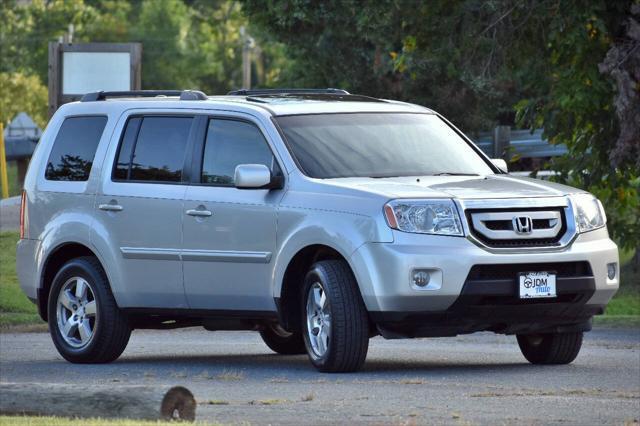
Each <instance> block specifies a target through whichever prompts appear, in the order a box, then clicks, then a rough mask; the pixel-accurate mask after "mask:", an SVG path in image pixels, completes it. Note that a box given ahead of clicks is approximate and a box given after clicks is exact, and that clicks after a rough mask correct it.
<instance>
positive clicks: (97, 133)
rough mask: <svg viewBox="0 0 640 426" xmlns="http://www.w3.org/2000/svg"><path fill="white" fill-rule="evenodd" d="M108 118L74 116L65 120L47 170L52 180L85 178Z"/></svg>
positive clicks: (79, 179) (49, 178)
mask: <svg viewBox="0 0 640 426" xmlns="http://www.w3.org/2000/svg"><path fill="white" fill-rule="evenodd" d="M106 124H107V117H71V118H67V119H65V120H64V122H63V123H62V126H61V127H60V131H59V132H58V135H57V136H56V140H55V141H54V142H53V148H52V149H51V154H50V155H49V161H48V162H47V167H46V170H45V178H46V179H48V180H66V181H85V180H87V179H89V172H90V171H91V165H92V164H93V157H94V156H95V155H96V149H98V142H100V137H101V136H102V131H103V130H104V126H106Z"/></svg>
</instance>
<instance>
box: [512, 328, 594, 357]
mask: <svg viewBox="0 0 640 426" xmlns="http://www.w3.org/2000/svg"><path fill="white" fill-rule="evenodd" d="M517 337H518V345H519V346H520V350H521V351H522V355H524V357H525V358H526V359H527V361H529V362H530V363H532V364H569V363H570V362H572V361H573V360H574V359H576V357H577V356H578V352H580V348H581V347H582V332H577V333H551V334H525V335H523V334H519V335H518V336H517Z"/></svg>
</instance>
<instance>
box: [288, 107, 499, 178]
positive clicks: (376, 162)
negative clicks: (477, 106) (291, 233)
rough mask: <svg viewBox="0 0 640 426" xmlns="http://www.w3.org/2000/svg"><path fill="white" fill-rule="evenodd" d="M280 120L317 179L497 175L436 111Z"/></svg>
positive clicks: (305, 169)
mask: <svg viewBox="0 0 640 426" xmlns="http://www.w3.org/2000/svg"><path fill="white" fill-rule="evenodd" d="M276 121H277V122H278V124H279V125H280V128H281V129H282V132H283V133H284V136H285V139H286V142H287V145H288V146H289V149H290V151H291V153H292V155H293V156H294V158H295V159H296V160H297V162H298V164H299V165H300V167H301V168H302V171H303V172H304V173H305V174H307V175H308V176H310V177H314V178H321V179H326V178H344V177H374V178H383V177H395V176H425V175H449V174H451V175H486V174H492V173H493V171H492V170H491V168H490V167H489V165H487V163H486V162H485V161H484V160H483V159H482V158H481V157H480V156H479V155H478V154H477V153H476V152H475V151H474V150H473V148H471V147H470V146H469V145H468V144H467V142H466V141H465V140H464V139H462V138H461V137H460V136H459V135H458V134H457V133H456V132H455V131H454V130H453V129H452V128H451V127H449V126H448V125H447V124H446V123H445V122H444V121H443V120H441V119H440V118H439V117H438V116H437V115H434V114H410V113H358V114H314V115H290V116H282V117H276Z"/></svg>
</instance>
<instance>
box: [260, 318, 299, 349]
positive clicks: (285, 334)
mask: <svg viewBox="0 0 640 426" xmlns="http://www.w3.org/2000/svg"><path fill="white" fill-rule="evenodd" d="M260 336H261V337H262V340H264V343H266V345H267V346H269V348H270V349H271V350H272V351H274V352H276V353H279V354H281V355H300V354H303V353H305V352H306V350H305V347H304V340H303V339H302V333H300V332H297V333H295V332H289V331H287V330H285V329H284V328H282V327H281V326H280V325H279V324H275V325H269V326H267V328H265V329H264V330H262V331H260Z"/></svg>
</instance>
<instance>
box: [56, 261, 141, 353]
mask: <svg viewBox="0 0 640 426" xmlns="http://www.w3.org/2000/svg"><path fill="white" fill-rule="evenodd" d="M48 309H49V311H48V313H49V332H50V333H51V337H52V339H53V343H54V344H55V346H56V348H57V349H58V352H60V355H62V357H63V358H64V359H66V360H67V361H69V362H74V363H105V362H111V361H113V360H114V359H116V358H118V357H119V356H120V354H121V353H122V352H123V351H124V349H125V348H126V346H127V343H128V341H129V336H130V335H131V329H130V327H129V323H128V321H127V319H126V317H125V316H124V314H123V313H122V312H121V311H120V309H118V306H117V305H116V301H115V299H114V298H113V295H112V294H111V289H110V287H109V282H108V281H107V277H106V275H105V273H104V270H103V269H102V266H101V265H100V263H99V262H98V261H97V259H95V258H94V257H79V258H77V259H73V260H70V261H69V262H67V263H66V264H64V266H63V267H62V268H61V269H60V271H58V273H57V274H56V276H55V278H54V279H53V284H52V286H51V291H50V293H49V306H48Z"/></svg>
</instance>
